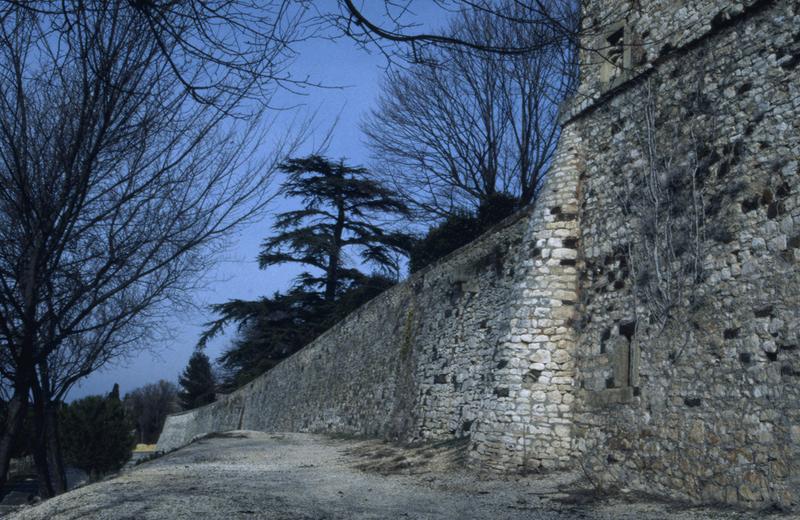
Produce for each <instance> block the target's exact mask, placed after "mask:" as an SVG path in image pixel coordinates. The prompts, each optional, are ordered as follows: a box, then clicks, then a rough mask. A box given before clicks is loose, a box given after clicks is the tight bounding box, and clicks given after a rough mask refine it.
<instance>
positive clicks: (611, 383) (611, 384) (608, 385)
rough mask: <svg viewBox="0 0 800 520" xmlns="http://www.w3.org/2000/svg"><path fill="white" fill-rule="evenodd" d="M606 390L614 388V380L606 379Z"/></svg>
mask: <svg viewBox="0 0 800 520" xmlns="http://www.w3.org/2000/svg"><path fill="white" fill-rule="evenodd" d="M606 388H614V378H613V377H609V378H607V379H606Z"/></svg>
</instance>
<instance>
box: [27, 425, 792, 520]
mask: <svg viewBox="0 0 800 520" xmlns="http://www.w3.org/2000/svg"><path fill="white" fill-rule="evenodd" d="M464 448H465V446H464V444H463V443H458V442H446V443H438V444H427V445H423V446H419V447H416V448H413V449H401V448H399V447H397V446H393V445H390V444H386V443H382V442H378V441H364V440H352V439H340V438H331V437H326V436H320V435H308V434H296V433H292V434H268V433H260V432H250V431H241V432H230V433H227V434H221V435H214V436H211V437H208V438H205V439H202V440H199V441H196V442H194V443H193V444H191V445H189V446H187V447H185V448H182V449H180V450H178V451H176V452H173V453H170V454H168V455H166V456H164V457H161V458H159V459H156V460H153V461H151V462H147V463H144V464H141V465H139V466H137V467H135V468H133V469H132V470H130V471H127V472H125V473H123V474H122V475H120V476H118V477H116V478H113V479H110V480H106V481H104V482H100V483H97V484H93V485H90V486H85V487H83V488H79V489H77V490H75V491H72V492H70V493H67V494H65V495H62V496H60V497H57V498H55V499H52V500H49V501H47V502H44V503H42V504H40V505H38V506H36V507H30V508H27V509H24V510H22V511H20V512H17V513H16V514H15V515H12V516H11V518H13V519H19V520H22V519H53V520H56V519H58V520H66V519H88V518H97V519H115V520H117V519H137V520H140V519H156V518H158V519H167V518H169V519H191V520H200V519H211V518H214V519H256V518H265V519H280V520H290V519H291V520H300V519H303V520H312V519H313V520H323V519H324V520H334V519H336V520H339V519H341V520H345V519H347V520H349V519H359V520H362V519H376V520H377V519H380V520H384V519H394V518H398V519H459V520H463V519H473V518H474V519H492V520H493V519H498V520H499V519H526V520H535V519H566V518H591V519H594V518H599V519H605V518H607V519H636V520H639V519H662V518H681V519H688V518H715V519H716V518H731V519H733V518H763V514H762V515H755V514H743V513H739V512H735V511H719V510H708V509H697V508H688V507H685V506H682V505H680V504H674V503H666V502H656V501H646V500H644V499H642V498H640V497H636V496H634V495H632V494H627V495H620V496H613V497H609V496H598V495H597V494H596V493H593V492H591V491H588V490H586V489H585V487H582V486H581V482H580V480H579V479H578V478H577V476H576V475H575V474H571V473H556V474H547V475H533V476H528V477H513V478H512V477H509V478H502V477H498V476H496V475H495V476H493V477H491V478H488V477H486V478H481V476H480V475H477V474H475V473H472V472H469V471H467V470H466V469H465V464H464V462H465V460H464ZM784 518H785V517H784Z"/></svg>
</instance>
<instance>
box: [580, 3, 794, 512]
mask: <svg viewBox="0 0 800 520" xmlns="http://www.w3.org/2000/svg"><path fill="white" fill-rule="evenodd" d="M613 3H614V4H616V2H613ZM654 3H655V4H663V5H664V6H667V7H669V6H672V8H673V11H674V12H675V13H678V12H684V13H685V12H686V11H687V9H689V7H688V6H689V5H690V4H691V5H695V4H697V5H695V7H696V8H697V9H700V7H702V9H700V10H699V11H698V12H695V14H693V15H692V17H691V19H693V20H695V24H694V25H692V26H690V27H689V28H688V29H687V30H686V31H678V30H676V27H675V26H671V25H670V23H671V22H670V20H673V19H675V18H676V17H670V16H665V18H664V20H666V21H667V22H666V23H662V24H657V23H653V22H651V21H650V19H649V18H641V19H637V18H636V12H635V11H632V12H631V16H630V18H629V24H630V25H628V27H632V28H633V31H634V32H642V31H643V29H644V27H648V28H650V27H652V28H653V31H661V32H662V33H665V34H666V33H670V34H675V35H677V36H676V37H678V38H679V39H682V40H685V41H688V40H692V39H693V40H692V41H694V43H692V44H690V45H688V46H687V47H684V48H682V49H677V50H673V51H671V52H670V54H669V56H668V57H663V56H661V57H659V56H660V55H658V54H656V53H653V52H652V49H651V50H648V52H647V56H649V57H651V59H652V60H653V61H654V63H650V64H648V65H647V66H643V67H641V68H640V70H639V72H642V71H646V72H644V73H641V74H638V75H636V74H635V72H636V71H634V73H632V74H631V75H630V77H628V78H627V80H626V81H627V83H626V82H620V83H619V84H617V85H607V88H610V89H615V90H614V92H613V95H611V96H607V97H605V98H603V97H602V96H599V97H598V99H599V101H597V102H595V103H594V104H588V105H584V107H583V110H584V111H583V112H580V111H576V115H575V116H574V118H573V120H572V122H571V125H570V126H571V127H572V128H573V130H574V131H575V132H576V133H578V134H579V135H580V136H581V138H582V148H581V153H582V154H583V156H584V157H586V158H591V160H588V159H587V160H586V169H585V171H584V172H582V173H583V177H582V182H581V201H580V204H581V210H580V220H581V229H582V241H581V248H580V249H581V258H580V262H579V267H580V270H581V303H580V308H579V313H580V316H581V320H580V322H579V327H580V335H579V341H578V346H577V353H578V354H577V374H576V377H577V380H578V381H579V383H580V389H579V391H578V395H577V400H576V406H575V409H574V441H573V442H574V448H575V453H576V461H578V462H579V463H580V464H581V465H583V466H584V467H585V468H586V469H587V471H588V472H589V474H591V475H593V478H595V479H597V481H598V482H600V483H602V484H604V485H608V486H619V487H627V488H635V489H646V490H648V491H656V492H659V493H665V494H668V495H671V496H679V497H682V498H688V499H692V500H701V501H706V502H714V501H721V502H728V503H740V504H746V505H752V506H755V507H760V506H764V505H767V504H770V503H779V504H784V505H791V504H793V503H796V502H797V500H798V491H799V490H800V488H799V485H800V473H799V472H798V469H799V468H800V445H799V444H798V441H800V378H799V377H798V374H800V370H798V368H799V367H800V349H799V348H798V345H800V336H799V334H800V306H799V305H798V301H799V300H800V296H798V295H799V294H800V270H799V269H798V267H800V266H799V262H800V249H799V248H800V193H799V190H798V175H800V163H799V162H798V158H800V117H799V116H800V67H798V63H799V62H800V29H799V28H800V6H798V3H797V2H749V3H745V4H751V5H750V6H749V8H745V5H743V4H742V3H737V4H736V7H735V8H736V12H739V13H741V15H740V16H739V17H738V18H736V17H731V16H728V15H727V14H725V15H722V14H718V12H719V13H727V12H728V11H727V9H728V7H729V6H728V5H727V4H728V3H727V2H724V3H720V2H705V3H703V2H696V3H695V2H690V3H684V2H660V3H659V2H641V4H642V5H643V6H644V7H643V9H644V8H646V7H647V6H646V5H645V4H654ZM679 4H680V5H679ZM609 5H610V4H609ZM681 5H682V6H681ZM731 5H733V4H731ZM698 6H699V7H698ZM714 7H717V8H718V9H717V11H718V12H717V11H715V10H714V9H713V8H714ZM697 9H696V11H697ZM748 9H749V10H748ZM677 19H681V20H683V19H684V18H681V17H677ZM713 20H717V22H716V23H711V21H713ZM720 20H728V22H726V23H721V22H719V21H720ZM641 24H645V25H644V26H643V25H641ZM697 27H700V28H701V29H702V30H698V29H697ZM594 79H595V80H596V79H597V78H594ZM586 83H587V85H589V86H590V88H593V87H592V85H594V86H596V85H598V84H599V83H600V81H599V80H597V81H593V79H591V78H589V79H587V82H586ZM651 173H654V174H655V177H652V178H654V179H655V180H654V181H653V182H650V183H649V184H648V180H647V179H648V178H651V177H650V176H651ZM654 186H655V189H656V190H659V191H660V202H659V204H660V205H661V206H660V207H657V206H658V205H659V204H656V203H655V202H654V201H656V200H657V199H658V198H659V197H656V198H653V197H652V195H651V194H650V193H649V192H648V189H653V187H654ZM670 199H671V200H672V201H673V203H674V202H677V204H675V205H674V207H672V208H670V207H669V204H670V203H671V202H670ZM642 202H644V204H642ZM659 216H660V218H661V220H660V221H659V222H658V223H657V226H655V229H658V230H660V231H661V232H662V233H667V232H668V231H671V234H672V236H671V237H669V238H666V239H664V238H663V237H662V238H658V237H654V236H647V233H646V231H647V229H648V226H650V227H651V229H653V226H651V224H652V223H653V222H652V219H654V218H659ZM648 219H650V220H648ZM651 235H652V234H651ZM658 245H661V246H668V247H672V248H674V250H675V255H674V256H673V262H672V265H669V264H667V265H661V266H656V265H654V264H653V262H650V261H648V260H647V254H646V253H647V251H648V250H649V253H650V255H649V258H650V260H653V259H654V258H657V256H653V254H652V252H653V249H654V248H655V247H656V246H658ZM695 257H696V258H697V260H698V262H697V265H694V264H693V260H694V258H695ZM661 258H665V256H664V255H661ZM659 267H660V269H661V273H660V274H659V273H658V272H657V268H659ZM669 277H671V279H669V280H668V279H667V278H669ZM659 291H661V293H659ZM664 302H667V303H669V306H667V307H666V308H665V306H664V305H660V304H663V303H664Z"/></svg>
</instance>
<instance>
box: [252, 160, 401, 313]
mask: <svg viewBox="0 0 800 520" xmlns="http://www.w3.org/2000/svg"><path fill="white" fill-rule="evenodd" d="M280 169H281V171H283V172H285V173H286V174H287V180H286V181H285V182H284V183H283V185H282V190H283V193H284V194H286V195H287V196H292V197H299V198H300V199H301V200H302V202H303V208H302V209H299V210H295V211H287V212H285V213H281V214H279V215H278V216H277V219H276V221H275V225H274V226H273V228H274V230H275V231H276V234H275V236H272V237H270V238H268V239H266V240H265V241H264V242H263V244H262V250H261V254H260V255H259V256H258V261H259V265H260V266H261V268H262V269H263V268H266V267H269V266H271V265H276V264H281V263H285V262H295V263H300V264H304V265H306V266H309V267H315V268H317V269H318V270H319V271H321V274H312V273H309V272H304V273H303V274H301V275H300V277H299V279H298V283H299V285H300V286H301V287H303V288H304V289H305V290H306V291H312V290H317V291H318V292H320V293H321V294H322V296H323V298H324V299H325V300H326V301H329V302H330V301H333V300H335V299H336V297H337V296H338V295H339V294H340V293H341V291H342V290H343V289H346V288H347V287H350V286H352V285H353V284H357V283H358V282H360V281H361V280H362V279H363V277H364V275H363V274H362V273H361V272H360V271H358V270H357V269H355V268H353V267H348V265H347V262H346V256H345V250H348V249H353V250H355V251H357V254H358V256H359V258H360V260H361V262H362V263H364V264H371V265H373V266H375V267H377V268H378V269H380V270H382V271H384V272H389V273H393V274H395V275H397V274H399V270H400V266H399V257H400V256H401V255H402V254H404V253H405V252H406V251H407V249H408V245H409V242H408V236H407V235H405V234H402V233H397V232H387V231H385V229H384V226H382V225H381V220H382V218H384V217H389V218H396V217H398V216H405V215H407V214H408V208H407V206H406V205H405V203H403V202H402V201H401V200H400V199H399V198H398V197H397V196H396V195H395V194H394V193H393V192H392V191H390V190H389V189H387V188H386V187H384V186H383V185H382V184H380V183H378V182H376V181H374V180H372V179H369V178H367V177H366V173H367V170H365V169H364V168H360V167H353V166H348V165H346V164H345V163H344V161H343V160H342V161H339V162H334V161H331V160H330V159H327V158H325V157H322V156H319V155H310V156H308V157H305V158H299V159H289V160H288V161H286V162H285V163H283V164H282V165H281V166H280Z"/></svg>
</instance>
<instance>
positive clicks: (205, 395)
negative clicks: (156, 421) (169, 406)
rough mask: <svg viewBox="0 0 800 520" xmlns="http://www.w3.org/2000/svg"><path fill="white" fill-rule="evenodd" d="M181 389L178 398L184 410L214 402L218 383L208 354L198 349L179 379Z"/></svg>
mask: <svg viewBox="0 0 800 520" xmlns="http://www.w3.org/2000/svg"><path fill="white" fill-rule="evenodd" d="M178 382H179V384H180V386H181V389H182V390H181V391H180V392H178V399H179V400H180V402H181V406H182V407H183V409H184V410H191V409H192V408H197V407H198V406H203V405H206V404H209V403H212V402H214V393H215V389H216V384H215V382H214V374H213V372H212V371H211V362H210V361H209V360H208V356H206V355H205V354H203V353H202V352H200V351H198V350H196V351H195V352H194V353H193V354H192V357H190V358H189V363H188V364H187V365H186V369H185V370H184V371H183V374H182V375H181V377H180V379H179V380H178Z"/></svg>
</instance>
